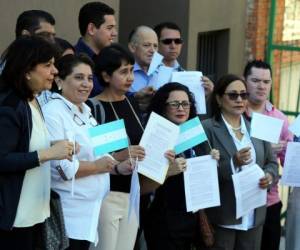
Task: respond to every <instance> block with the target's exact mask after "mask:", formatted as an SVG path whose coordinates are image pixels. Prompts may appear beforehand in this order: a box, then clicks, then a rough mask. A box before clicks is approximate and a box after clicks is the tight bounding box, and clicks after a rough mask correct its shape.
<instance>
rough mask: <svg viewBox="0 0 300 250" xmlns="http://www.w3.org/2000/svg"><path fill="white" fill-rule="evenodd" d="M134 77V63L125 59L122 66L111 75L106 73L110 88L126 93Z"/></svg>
mask: <svg viewBox="0 0 300 250" xmlns="http://www.w3.org/2000/svg"><path fill="white" fill-rule="evenodd" d="M133 79H134V78H133V65H132V64H129V63H127V62H124V61H123V62H122V64H121V66H120V68H118V69H116V70H115V71H114V72H113V73H112V75H111V76H109V75H107V74H106V77H105V79H104V80H105V81H106V82H108V83H109V85H108V88H110V89H111V90H112V91H113V92H117V93H120V94H125V93H126V92H127V91H128V90H129V88H130V87H131V85H132V82H133Z"/></svg>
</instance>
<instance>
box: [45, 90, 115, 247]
mask: <svg viewBox="0 0 300 250" xmlns="http://www.w3.org/2000/svg"><path fill="white" fill-rule="evenodd" d="M51 99H52V100H50V101H49V102H48V103H47V104H45V105H44V106H43V112H44V116H45V120H46V125H47V128H48V130H49V134H50V138H51V140H62V139H66V138H67V134H70V133H71V134H73V135H74V137H75V141H76V142H77V143H78V144H79V145H80V152H79V153H78V154H77V156H76V158H77V159H78V160H81V161H94V160H96V159H95V157H94V153H93V148H92V146H91V145H92V143H91V140H90V138H89V136H88V129H89V128H91V127H93V126H96V125H97V122H96V120H95V119H94V118H93V116H92V115H91V111H90V108H89V107H88V106H87V105H86V104H84V103H83V104H82V105H81V108H82V112H80V111H79V108H78V107H77V106H76V105H74V104H73V103H71V102H70V101H68V100H67V99H65V98H64V97H62V96H61V95H59V94H53V95H52V96H51ZM78 160H73V162H71V161H69V160H61V161H51V181H52V182H51V187H52V188H53V189H54V190H55V191H56V192H58V193H59V194H60V197H61V202H62V207H63V212H64V218H65V225H66V230H67V235H68V237H69V238H71V239H78V240H88V241H90V242H94V243H97V241H98V234H97V225H98V220H99V213H100V207H101V202H102V200H103V198H104V196H105V195H106V194H107V192H108V191H109V174H108V173H105V174H95V175H89V176H86V177H82V178H78V179H76V180H75V184H74V194H73V196H72V194H71V190H72V180H71V179H72V178H73V176H74V175H75V174H76V172H77V170H78V168H79V161H78ZM57 166H60V167H61V170H62V171H63V173H64V174H65V177H66V179H67V180H64V179H63V178H62V176H61V174H60V173H59V172H58V170H57Z"/></svg>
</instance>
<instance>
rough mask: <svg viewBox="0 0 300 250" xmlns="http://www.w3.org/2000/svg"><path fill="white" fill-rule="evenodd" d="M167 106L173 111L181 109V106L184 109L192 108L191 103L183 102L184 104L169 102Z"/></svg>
mask: <svg viewBox="0 0 300 250" xmlns="http://www.w3.org/2000/svg"><path fill="white" fill-rule="evenodd" d="M166 104H167V105H168V106H169V107H170V108H172V109H179V107H180V106H181V107H182V108H183V109H189V108H190V106H191V103H190V102H188V101H182V102H179V101H172V102H167V103H166Z"/></svg>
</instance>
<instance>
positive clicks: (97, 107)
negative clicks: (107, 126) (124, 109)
mask: <svg viewBox="0 0 300 250" xmlns="http://www.w3.org/2000/svg"><path fill="white" fill-rule="evenodd" d="M88 101H90V103H91V104H92V107H93V115H94V116H95V118H96V120H97V122H98V123H99V124H103V123H105V110H104V107H103V105H102V103H101V101H99V100H98V99H97V98H96V97H93V98H89V99H88Z"/></svg>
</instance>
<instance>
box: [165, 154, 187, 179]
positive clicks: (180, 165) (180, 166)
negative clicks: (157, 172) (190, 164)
mask: <svg viewBox="0 0 300 250" xmlns="http://www.w3.org/2000/svg"><path fill="white" fill-rule="evenodd" d="M165 157H166V158H167V159H168V160H169V169H168V172H167V177H169V176H173V175H177V174H180V173H182V172H183V171H185V170H186V160H185V159H184V158H183V157H179V158H176V159H175V152H174V151H172V150H169V151H167V152H166V153H165Z"/></svg>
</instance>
